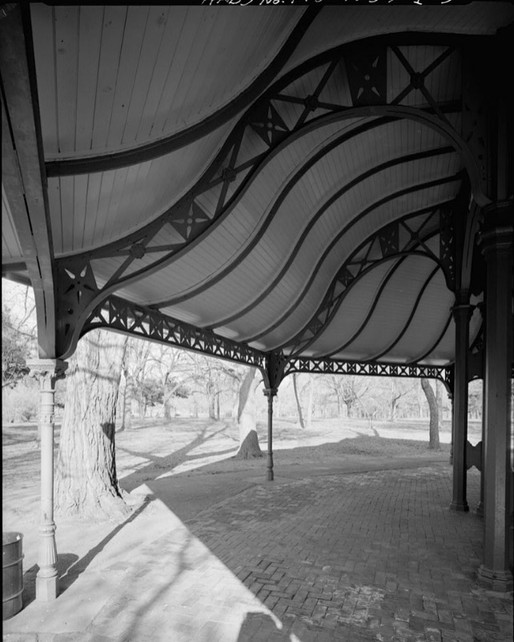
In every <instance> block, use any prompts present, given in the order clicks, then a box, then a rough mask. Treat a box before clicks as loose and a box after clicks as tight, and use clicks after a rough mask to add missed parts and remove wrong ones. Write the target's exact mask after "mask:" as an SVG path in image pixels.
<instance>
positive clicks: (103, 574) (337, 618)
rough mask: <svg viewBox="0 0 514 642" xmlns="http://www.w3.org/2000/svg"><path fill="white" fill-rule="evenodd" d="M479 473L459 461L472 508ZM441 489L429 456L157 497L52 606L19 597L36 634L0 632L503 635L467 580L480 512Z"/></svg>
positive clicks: (224, 641) (386, 637)
mask: <svg viewBox="0 0 514 642" xmlns="http://www.w3.org/2000/svg"><path fill="white" fill-rule="evenodd" d="M478 480H479V477H478V474H477V473H476V471H470V474H469V475H468V485H469V501H470V505H471V506H472V507H473V506H475V505H476V503H477V501H478V490H479V489H478ZM208 481H209V478H208V476H206V477H205V482H206V484H208ZM169 483H170V484H172V483H174V480H173V478H169ZM243 488H244V486H243ZM450 498H451V469H450V467H449V466H448V465H442V464H440V465H439V464H436V465H433V466H425V467H421V468H412V469H404V470H383V471H375V472H368V473H352V474H329V475H318V476H311V477H309V478H305V479H302V480H293V481H291V480H287V481H276V482H274V483H273V484H256V485H254V486H252V487H250V488H246V490H243V491H242V492H240V493H239V494H235V495H233V496H231V497H230V498H228V499H226V500H224V501H222V502H219V503H217V504H216V505H213V506H211V507H210V508H208V509H206V510H202V511H201V512H200V513H198V514H197V515H195V516H194V517H192V518H189V519H185V520H184V521H181V520H180V519H178V517H176V516H175V517H173V515H172V513H171V512H170V511H169V510H168V509H167V508H166V507H165V506H164V505H163V504H161V507H160V508H159V511H162V512H161V513H159V512H156V513H155V516H154V519H155V518H156V516H158V515H161V516H162V519H167V520H169V521H168V522H167V526H166V529H164V530H162V529H161V533H162V534H161V535H160V536H158V537H157V538H156V539H155V538H154V539H153V540H151V539H149V540H147V541H146V543H143V544H141V545H139V546H138V547H137V548H134V550H133V551H129V553H128V555H124V556H123V555H121V553H120V555H113V552H112V550H109V546H112V545H113V544H112V542H110V543H109V545H108V546H106V547H105V549H104V550H103V551H102V553H101V554H99V555H98V556H97V557H96V558H95V560H94V561H93V562H92V563H91V564H90V566H89V567H88V568H87V569H86V570H85V571H84V572H83V573H82V574H81V575H80V577H79V578H78V579H77V581H76V582H75V583H74V584H73V586H71V587H70V588H69V589H67V590H66V591H65V592H64V593H63V595H62V596H60V597H59V598H58V600H57V601H56V603H55V605H56V606H55V612H54V613H53V615H52V616H51V617H49V616H47V617H46V619H45V618H44V617H42V618H41V620H37V618H36V616H35V615H34V614H35V613H39V612H40V611H39V612H38V611H36V610H34V611H32V613H31V612H29V609H30V608H31V607H32V605H30V607H29V608H28V609H26V610H27V615H26V616H25V618H26V620H27V618H28V617H31V618H32V620H33V622H32V623H31V622H30V621H26V623H25V628H24V629H23V630H24V631H38V633H30V634H29V633H25V634H22V633H20V632H19V631H21V629H20V627H18V628H16V626H15V625H14V626H12V625H11V626H10V628H9V633H8V634H7V635H6V636H5V637H4V639H5V640H6V641H8V642H25V641H28V640H33V641H34V642H50V641H51V642H247V641H262V642H275V641H281V642H285V641H289V642H331V641H348V642H369V641H371V640H373V641H377V642H389V641H395V642H396V641H398V642H411V641H418V640H419V641H427V642H450V641H460V642H475V641H477V642H478V641H483V642H492V641H496V640H500V641H507V640H509V641H510V640H511V639H512V638H511V635H512V601H511V599H509V598H507V597H501V596H499V595H498V594H493V593H490V592H487V591H485V590H483V589H481V588H479V587H478V586H477V585H476V582H475V575H476V570H477V568H478V565H479V563H480V556H481V546H482V544H481V542H482V521H481V519H480V518H479V517H477V516H476V515H475V514H474V513H473V512H470V513H466V514H464V513H454V512H451V511H449V510H448V505H449V501H450ZM158 503H159V502H157V501H155V502H153V504H154V505H157V504H158ZM149 510H150V513H149V517H148V516H147V518H146V519H147V521H146V527H147V528H148V524H150V523H151V519H150V518H151V506H150V508H149ZM142 515H143V516H144V513H143V514H142ZM138 519H139V518H138ZM141 519H142V517H141ZM136 526H137V520H134V522H133V523H131V524H130V526H129V527H130V528H136ZM140 528H141V527H140ZM128 534H129V533H128V532H127V533H125V538H126V537H127V536H128ZM120 536H121V535H118V537H120ZM134 541H135V540H134ZM102 591H103V592H104V593H106V597H105V601H104V602H103V603H102V605H100V607H96V606H94V604H92V603H91V602H90V603H89V608H90V609H91V611H92V613H91V617H89V620H88V621H87V622H88V623H87V625H86V624H80V625H79V614H80V613H82V614H84V613H85V610H87V608H88V596H92V595H96V594H99V593H101V592H102ZM34 608H35V609H36V608H39V609H40V607H39V606H37V605H36V606H35V607H34ZM23 613H24V612H23V611H22V613H21V614H20V618H21V619H22V618H23ZM16 617H18V616H16ZM15 619H16V618H13V620H10V621H9V622H13V621H14V620H15ZM21 619H20V622H21ZM36 620H37V621H36ZM83 621H85V619H84V618H83ZM38 622H40V624H38ZM31 627H32V628H31ZM17 631H18V632H17Z"/></svg>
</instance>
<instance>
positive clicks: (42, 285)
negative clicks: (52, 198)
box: [0, 4, 55, 358]
mask: <svg viewBox="0 0 514 642" xmlns="http://www.w3.org/2000/svg"><path fill="white" fill-rule="evenodd" d="M0 75H1V83H2V134H3V135H2V165H3V167H2V174H3V176H2V178H3V185H4V189H5V193H6V196H7V199H8V201H9V206H10V208H11V212H12V215H13V224H14V227H15V229H16V232H17V235H18V239H19V242H20V245H21V248H22V252H23V260H24V262H25V264H26V267H27V270H28V274H29V277H30V281H31V284H32V287H33V289H34V296H35V300H36V309H37V318H38V341H39V349H40V356H41V357H44V358H49V357H53V356H54V351H55V306H54V287H53V285H54V279H53V249H52V240H51V235H50V230H49V213H48V197H47V191H46V175H45V170H44V162H43V153H42V142H41V128H40V122H39V105H38V101H37V89H36V79H35V70H34V57H33V51H32V36H31V27H30V10H29V7H28V6H27V5H23V4H15V5H8V6H7V7H4V9H3V11H2V14H1V15H0Z"/></svg>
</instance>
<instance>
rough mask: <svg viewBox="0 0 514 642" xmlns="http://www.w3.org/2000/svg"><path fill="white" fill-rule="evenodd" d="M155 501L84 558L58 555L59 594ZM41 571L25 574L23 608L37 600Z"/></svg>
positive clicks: (147, 500) (68, 554)
mask: <svg viewBox="0 0 514 642" xmlns="http://www.w3.org/2000/svg"><path fill="white" fill-rule="evenodd" d="M151 501H154V500H153V498H148V497H147V498H145V500H144V502H143V503H142V504H141V506H139V507H138V508H136V510H134V511H133V512H132V513H131V514H130V515H129V516H128V517H127V519H125V520H124V521H123V522H121V523H120V524H118V525H117V526H116V527H115V528H113V530H112V531H111V532H110V533H109V534H108V535H106V536H105V537H104V538H103V539H102V540H101V541H100V542H98V544H97V545H96V546H94V547H93V548H92V549H91V550H89V551H88V552H87V553H86V554H85V555H84V556H83V557H81V558H80V559H79V556H78V555H76V554H75V553H59V554H58V555H57V563H56V568H57V579H58V587H59V593H58V595H61V594H62V593H64V591H66V590H67V589H69V588H70V586H71V585H72V584H73V583H74V582H76V580H77V579H78V578H79V577H80V576H81V575H82V573H83V572H84V571H85V570H86V569H87V567H88V566H89V565H90V564H91V562H92V561H93V560H94V558H95V557H96V556H97V555H98V554H99V553H100V552H101V551H102V550H103V549H104V548H105V546H106V545H107V544H108V543H109V542H110V541H111V540H112V539H114V537H116V535H118V533H119V532H120V531H121V530H123V528H124V527H125V526H126V525H127V524H130V522H133V521H134V520H135V519H136V517H138V515H140V514H141V513H142V512H143V511H144V510H145V509H146V507H147V506H148V504H149V503H150V502H151ZM38 571H39V565H38V564H34V565H33V566H31V567H30V568H29V569H28V570H27V571H25V573H24V574H23V607H24V608H25V607H26V606H28V605H29V604H30V603H31V602H33V601H34V600H35V599H36V576H37V573H38Z"/></svg>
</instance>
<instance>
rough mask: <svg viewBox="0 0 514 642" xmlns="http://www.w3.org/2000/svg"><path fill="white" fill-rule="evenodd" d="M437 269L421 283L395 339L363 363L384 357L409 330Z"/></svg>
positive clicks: (437, 267)
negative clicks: (407, 316)
mask: <svg viewBox="0 0 514 642" xmlns="http://www.w3.org/2000/svg"><path fill="white" fill-rule="evenodd" d="M439 269H440V266H439V265H436V267H435V268H434V269H433V270H432V272H430V274H429V275H428V277H427V279H426V281H425V282H424V283H423V286H422V287H421V289H420V291H419V293H418V296H417V297H416V300H415V301H414V305H413V306H412V310H411V313H410V314H409V318H408V319H407V321H406V322H405V325H404V327H403V329H402V330H401V332H400V334H399V335H398V336H397V337H396V339H394V340H393V341H392V342H391V343H390V344H389V345H388V346H387V348H385V349H384V350H381V351H380V352H378V353H377V354H374V355H373V356H372V357H369V359H364V361H369V362H372V361H377V360H378V359H380V358H381V357H383V356H384V355H386V354H387V353H388V352H389V351H390V350H392V349H393V348H394V346H395V345H397V343H398V342H399V341H400V339H401V338H402V337H403V335H404V334H405V333H406V332H407V330H408V328H409V326H410V324H411V321H412V319H413V318H414V315H415V314H416V312H417V310H418V308H419V304H420V303H421V298H422V297H423V294H424V293H425V290H426V289H427V287H428V286H429V285H430V282H431V281H432V279H433V278H434V276H435V275H436V274H437V272H439Z"/></svg>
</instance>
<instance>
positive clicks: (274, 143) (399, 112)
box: [61, 32, 478, 266]
mask: <svg viewBox="0 0 514 642" xmlns="http://www.w3.org/2000/svg"><path fill="white" fill-rule="evenodd" d="M467 38H471V36H469V37H456V38H455V37H451V36H449V35H448V34H446V35H444V34H443V35H441V36H439V35H437V37H435V38H434V37H432V36H431V34H426V33H422V32H421V33H415V34H410V33H409V34H387V36H386V37H381V36H378V37H372V38H369V39H365V40H362V41H359V42H357V43H347V44H344V45H340V46H338V47H335V48H333V49H331V50H329V51H327V52H324V53H322V54H319V55H317V56H315V57H314V58H312V59H310V60H308V61H306V62H304V63H302V64H300V65H299V66H298V67H295V68H294V69H292V70H291V71H289V72H288V73H287V74H285V75H284V76H283V77H282V78H280V79H279V80H278V81H277V82H275V83H274V84H273V85H272V86H271V87H270V88H269V89H268V90H267V91H266V92H265V93H264V94H263V95H262V96H260V97H259V99H258V100H257V101H256V102H255V103H254V105H252V106H251V107H250V108H249V109H248V110H247V112H246V113H245V114H244V115H243V116H242V117H241V119H240V120H239V121H238V123H237V124H236V125H235V126H234V128H233V130H232V132H231V134H229V136H228V137H227V140H226V141H225V143H224V145H223V146H222V148H221V150H220V152H219V154H218V155H217V156H216V158H215V159H214V161H213V162H212V163H211V165H210V166H209V167H208V168H207V170H206V171H205V172H204V174H203V175H202V176H201V178H200V179H199V180H198V182H197V184H196V185H195V186H194V187H193V188H191V189H190V190H189V191H188V193H187V194H186V195H185V196H184V197H182V198H181V199H180V200H179V201H178V202H177V203H175V204H174V205H172V206H171V207H170V208H169V209H168V210H166V211H165V212H163V213H162V214H161V215H160V216H159V217H158V218H156V219H155V220H154V221H152V222H150V223H148V224H147V225H145V226H144V227H142V228H141V229H140V230H138V231H136V232H133V233H131V234H128V235H127V236H126V237H125V238H123V239H120V240H118V241H114V242H112V243H109V244H107V245H105V246H104V247H102V248H98V249H95V250H90V251H86V252H81V253H78V254H74V255H73V257H74V258H78V257H81V258H82V257H84V258H85V257H93V256H96V257H97V256H112V255H113V254H116V255H129V254H130V251H131V246H133V245H134V244H137V245H138V246H141V247H142V248H144V250H145V251H147V252H150V251H151V248H148V247H147V245H148V243H149V240H151V238H152V237H153V236H154V235H155V234H156V233H157V231H158V230H159V229H160V228H161V227H162V226H163V225H164V224H166V223H172V220H171V219H172V217H174V216H177V215H178V216H179V217H183V216H184V215H186V214H187V211H188V210H189V209H190V208H191V207H192V204H193V200H194V199H195V198H196V197H197V196H198V195H199V194H200V193H202V192H204V191H206V189H210V188H212V187H213V186H215V185H217V184H218V183H223V184H224V189H223V192H224V194H225V195H226V191H227V186H228V184H229V183H230V182H232V181H233V180H234V179H235V177H236V175H237V173H238V172H240V171H241V170H242V169H247V168H248V166H249V165H250V166H253V168H252V170H251V173H253V172H254V171H255V170H256V169H257V168H258V166H259V165H260V163H261V161H262V160H263V158H264V157H267V156H269V155H270V154H272V153H276V149H277V148H278V147H281V145H282V143H283V142H284V140H285V139H289V140H294V138H295V137H296V136H298V135H301V134H302V133H303V132H305V131H310V130H311V129H312V128H315V127H317V126H320V125H318V121H320V120H322V121H323V123H322V124H325V123H330V122H333V121H334V120H336V119H344V118H350V117H358V116H362V117H366V116H368V117H376V118H378V117H379V116H385V117H389V118H413V119H414V120H420V121H422V122H424V124H426V125H427V126H429V127H432V128H434V129H436V130H438V131H439V132H440V133H441V134H442V135H443V136H445V137H446V138H447V140H449V141H451V143H452V144H453V145H454V146H455V149H456V151H458V152H459V153H461V154H462V156H463V160H464V162H465V165H466V168H467V170H468V173H469V174H470V176H471V175H473V176H474V175H475V174H476V173H477V171H478V170H477V169H476V167H475V165H476V163H475V160H474V158H473V157H472V156H471V155H470V154H469V153H467V148H465V146H464V142H463V141H462V140H461V138H460V136H459V135H458V134H457V132H455V130H453V128H452V127H451V126H449V125H447V122H446V120H445V119H444V120H443V118H444V114H445V113H448V112H455V111H458V110H461V109H462V104H461V101H460V100H457V101H451V102H450V103H446V102H445V103H439V104H437V111H436V112H434V108H433V107H432V106H430V107H428V108H424V109H423V108H411V107H403V106H400V105H396V104H394V98H393V99H392V100H391V103H390V104H387V99H386V98H385V97H384V101H383V102H382V103H379V104H377V103H376V101H375V102H373V104H367V103H366V102H365V101H363V100H362V99H361V100H359V101H358V102H357V103H356V104H353V105H346V104H337V105H324V104H322V103H317V102H316V101H312V100H311V98H312V96H311V95H306V96H305V98H299V99H297V100H299V101H300V102H301V103H304V104H305V109H306V110H307V112H308V113H311V115H315V117H314V118H311V119H310V120H309V121H308V122H307V123H306V124H302V125H301V126H296V125H295V126H294V127H293V128H292V129H287V131H286V130H281V131H280V135H276V136H273V137H272V139H271V141H270V143H269V145H268V149H267V150H266V151H265V152H264V153H263V152H260V153H258V154H256V156H255V157H253V158H252V159H250V161H245V162H244V163H242V164H241V165H239V166H236V165H237V162H238V159H237V156H238V153H239V146H240V144H241V137H242V136H243V135H244V130H245V128H247V127H250V128H252V129H253V130H254V131H255V126H256V125H257V124H259V121H261V120H262V115H261V113H262V112H263V111H266V110H267V109H268V108H269V106H270V105H271V101H272V100H273V101H276V100H283V99H284V96H283V95H282V94H281V93H280V92H281V91H282V90H284V89H285V88H287V86H288V85H290V84H291V83H293V81H295V80H297V79H299V78H301V77H303V76H304V75H306V74H308V73H309V72H310V71H312V69H314V68H315V67H319V66H321V65H323V64H326V63H329V62H330V61H331V60H332V59H333V58H334V57H336V58H337V59H338V60H339V59H340V58H341V57H342V56H343V55H344V54H345V53H346V52H350V53H352V52H354V51H355V50H363V49H364V50H365V48H366V47H367V46H368V45H369V46H371V45H372V44H373V43H377V44H378V45H379V46H382V47H384V48H385V47H386V46H393V45H395V44H416V45H418V46H420V45H423V44H425V43H430V44H440V45H445V46H448V47H452V46H453V44H455V43H461V42H464V40H465V39H467ZM416 39H417V40H416ZM451 43H453V44H451ZM440 58H441V60H444V58H445V55H444V54H443V55H442V56H440ZM437 60H439V58H438V59H437ZM434 66H435V63H432V64H431V65H430V66H429V67H430V72H431V71H433V69H434ZM427 70H428V68H427ZM427 70H425V72H427ZM425 72H423V73H425ZM409 86H410V85H409ZM411 90H412V88H411ZM307 91H308V90H307V89H306V90H305V92H307ZM315 93H316V90H314V94H315ZM327 110H328V112H329V113H328V114H327ZM274 111H275V112H276V111H277V110H276V109H275V110H274ZM434 113H436V114H437V115H436V116H434V115H432V114H434ZM431 115H432V116H431ZM279 119H280V120H282V119H281V117H280V114H279ZM270 124H271V123H270ZM273 126H275V125H273ZM224 165H225V168H224V169H223V170H222V167H223V166H224ZM221 170H222V171H221ZM245 183H246V179H245V180H244V181H243V183H242V185H244V184H245ZM242 185H241V186H239V187H238V189H237V191H240V189H241V187H242ZM221 200H223V201H224V202H223V203H220V206H219V207H218V209H217V211H216V213H215V215H214V217H213V220H214V219H217V218H218V215H219V210H220V208H221V209H223V210H225V209H226V207H227V206H228V205H229V203H230V202H232V200H233V199H230V202H229V201H228V200H226V201H225V200H224V197H223V198H222V199H221ZM202 231H203V228H202ZM180 249H181V248H180V247H179V248H174V249H173V253H176V252H177V251H180ZM158 251H162V248H159V250H158ZM129 258H130V256H129ZM167 258H168V257H165V258H163V259H162V261H165V260H167ZM61 260H63V259H61ZM162 261H160V262H158V263H157V264H156V265H157V266H159V265H161V263H162Z"/></svg>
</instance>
